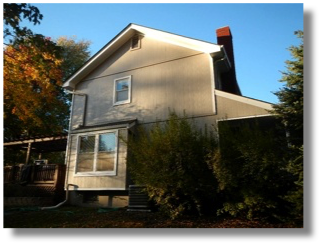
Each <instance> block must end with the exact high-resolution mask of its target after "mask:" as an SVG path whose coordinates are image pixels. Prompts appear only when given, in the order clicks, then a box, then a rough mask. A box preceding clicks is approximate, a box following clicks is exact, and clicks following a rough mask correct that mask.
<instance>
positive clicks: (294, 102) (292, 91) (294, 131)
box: [273, 31, 304, 221]
mask: <svg viewBox="0 0 324 248" xmlns="http://www.w3.org/2000/svg"><path fill="white" fill-rule="evenodd" d="M295 34H296V36H297V38H299V39H300V40H301V42H300V44H299V45H298V46H291V47H290V48H289V51H290V53H291V55H292V60H287V61H286V65H287V71H286V72H283V76H282V79H281V80H280V81H281V82H283V83H285V86H284V87H283V88H282V89H281V90H280V91H278V92H276V93H275V95H276V96H278V99H279V103H278V104H276V105H274V111H273V113H274V114H275V115H277V116H278V117H279V118H280V120H282V122H283V124H284V125H285V128H286V130H287V139H288V142H289V156H288V160H287V171H288V172H290V173H291V174H292V175H293V176H294V177H295V188H294V189H292V190H291V191H290V192H289V194H288V195H287V196H286V199H287V200H288V201H290V202H291V203H293V204H294V208H293V209H292V212H293V213H294V215H295V218H296V220H298V221H302V220H303V170H304V167H303V114H304V112H303V106H304V96H303V85H304V77H303V76H304V43H303V38H304V33H303V31H297V32H295Z"/></svg>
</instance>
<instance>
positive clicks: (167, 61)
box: [80, 53, 206, 83]
mask: <svg viewBox="0 0 324 248" xmlns="http://www.w3.org/2000/svg"><path fill="white" fill-rule="evenodd" d="M202 54H206V53H197V54H193V55H189V56H185V57H181V58H176V59H171V60H166V61H162V62H158V63H154V64H150V65H144V66H141V67H135V68H132V69H128V70H125V71H120V72H115V73H111V74H108V75H103V76H100V77H94V78H89V79H85V80H82V81H80V83H82V82H87V81H91V80H96V79H100V78H104V77H109V76H113V75H117V74H121V73H125V72H130V71H135V70H139V69H143V68H147V67H151V66H155V65H160V64H165V63H169V62H173V61H177V60H181V59H187V58H190V57H194V56H199V55H202Z"/></svg>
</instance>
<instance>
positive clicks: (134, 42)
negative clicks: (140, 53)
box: [131, 35, 141, 50]
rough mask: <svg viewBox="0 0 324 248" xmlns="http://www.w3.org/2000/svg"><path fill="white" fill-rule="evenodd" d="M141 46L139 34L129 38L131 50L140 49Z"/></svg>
mask: <svg viewBox="0 0 324 248" xmlns="http://www.w3.org/2000/svg"><path fill="white" fill-rule="evenodd" d="M140 48H141V39H140V37H139V35H135V36H134V37H133V38H132V40H131V50H135V49H140Z"/></svg>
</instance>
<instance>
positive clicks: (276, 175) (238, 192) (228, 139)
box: [209, 120, 292, 220]
mask: <svg viewBox="0 0 324 248" xmlns="http://www.w3.org/2000/svg"><path fill="white" fill-rule="evenodd" d="M218 131H219V136H220V146H219V149H218V150H216V151H214V153H213V156H212V157H211V159H210V160H209V163H210V165H211V166H212V168H213V169H214V173H215V176H216V178H217V180H218V181H219V191H220V193H221V194H222V195H224V203H223V207H222V208H221V209H219V210H218V214H219V215H221V214H225V213H228V214H230V215H232V216H243V217H246V218H248V219H252V218H269V217H272V218H276V219H280V220H285V218H286V217H287V214H288V210H289V206H288V205H289V204H288V203H287V201H285V200H284V199H283V198H284V196H285V194H286V193H287V192H288V190H289V189H290V188H291V184H292V179H291V177H290V174H289V173H287V171H285V156H286V155H285V154H286V147H287V143H286V142H285V140H284V136H283V135H280V133H278V132H277V130H276V129H272V130H271V129H269V128H262V127H261V126H260V125H259V123H258V122H257V121H256V120H255V122H253V123H249V124H248V123H245V124H241V125H239V126H237V127H235V128H234V127H231V126H230V124H229V123H226V122H224V123H223V124H222V125H219V130H218ZM280 137H282V138H283V139H281V138H280ZM287 204H288V205H287Z"/></svg>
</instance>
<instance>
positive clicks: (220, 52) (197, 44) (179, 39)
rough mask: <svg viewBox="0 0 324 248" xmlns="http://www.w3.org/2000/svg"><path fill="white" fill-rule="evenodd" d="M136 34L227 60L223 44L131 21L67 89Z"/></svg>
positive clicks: (69, 81)
mask: <svg viewBox="0 0 324 248" xmlns="http://www.w3.org/2000/svg"><path fill="white" fill-rule="evenodd" d="M135 34H141V35H143V36H146V37H150V38H153V39H157V40H160V41H163V42H167V43H170V44H174V45H177V46H182V47H186V48H189V49H192V50H196V51H200V52H204V53H209V54H210V55H211V56H212V57H215V58H218V57H219V58H225V59H226V60H227V56H226V52H225V50H224V48H223V46H220V45H217V44H213V43H209V42H205V41H201V40H197V39H192V38H188V37H185V36H181V35H176V34H172V33H169V32H164V31H160V30H157V29H152V28H148V27H144V26H140V25H137V24H133V23H130V24H129V25H128V26H127V27H125V28H124V29H123V30H122V31H121V32H120V33H119V34H117V35H116V36H115V37H114V38H113V39H112V40H111V41H110V42H108V43H107V44H106V45H105V46H104V47H103V48H102V49H101V50H100V51H99V52H97V53H96V54H95V55H94V56H92V57H91V58H90V59H89V60H88V61H87V62H86V63H85V64H84V65H83V66H82V67H81V68H80V69H79V70H77V71H76V72H75V73H74V74H73V75H72V76H70V77H69V78H68V79H67V80H66V81H65V83H64V84H63V87H64V88H66V89H73V88H74V87H75V85H76V84H77V83H78V82H80V81H81V80H82V79H83V78H84V77H85V76H87V75H88V74H89V73H90V72H91V71H92V70H94V69H95V68H96V67H97V66H98V65H100V64H101V63H102V62H103V61H104V60H105V59H107V58H108V57H109V56H110V55H112V54H113V53H114V52H115V51H116V50H117V49H118V48H119V47H120V46H122V45H123V44H124V43H125V42H127V41H128V40H129V39H130V38H131V37H133V36H134V35H135ZM227 63H228V64H230V63H229V61H227Z"/></svg>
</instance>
